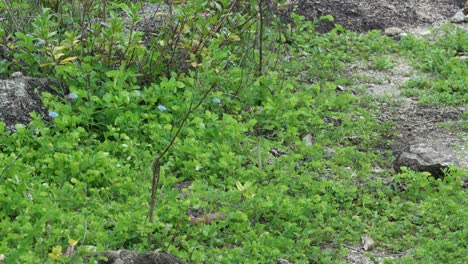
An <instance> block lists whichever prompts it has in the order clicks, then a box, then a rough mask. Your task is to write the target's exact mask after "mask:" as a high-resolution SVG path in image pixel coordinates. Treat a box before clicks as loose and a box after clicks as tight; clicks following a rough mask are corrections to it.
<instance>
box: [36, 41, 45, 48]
mask: <svg viewBox="0 0 468 264" xmlns="http://www.w3.org/2000/svg"><path fill="white" fill-rule="evenodd" d="M41 46H44V41H43V40H39V41H37V42H36V43H34V47H41Z"/></svg>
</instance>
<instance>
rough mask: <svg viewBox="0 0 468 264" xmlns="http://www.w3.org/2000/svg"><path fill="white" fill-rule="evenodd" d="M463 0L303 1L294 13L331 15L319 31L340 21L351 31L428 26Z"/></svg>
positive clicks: (451, 14)
mask: <svg viewBox="0 0 468 264" xmlns="http://www.w3.org/2000/svg"><path fill="white" fill-rule="evenodd" d="M464 3H465V0H327V1H323V0H322V1H320V0H303V1H299V3H298V8H297V13H299V14H301V15H304V16H305V17H306V18H307V19H310V20H312V19H314V18H318V17H320V16H324V15H332V16H334V18H335V22H323V23H320V25H319V26H318V30H319V31H320V32H326V31H329V30H330V29H332V28H333V27H334V24H335V23H336V24H340V25H342V26H344V27H345V28H347V29H351V30H354V31H359V32H363V31H369V30H372V29H385V28H388V27H407V26H416V25H429V24H432V23H434V22H436V21H440V20H446V19H448V18H450V17H452V16H453V15H454V14H455V13H456V12H457V11H458V10H460V9H461V8H462V7H463V5H464Z"/></svg>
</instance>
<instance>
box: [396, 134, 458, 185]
mask: <svg viewBox="0 0 468 264" xmlns="http://www.w3.org/2000/svg"><path fill="white" fill-rule="evenodd" d="M394 165H395V169H396V170H397V171H400V167H407V168H410V169H412V170H414V171H420V172H429V173H430V174H431V175H432V176H433V177H435V178H443V176H444V173H443V170H444V169H446V168H448V166H449V165H457V161H456V158H455V157H454V156H453V154H452V153H451V151H450V150H449V148H447V147H445V146H441V145H439V144H436V143H418V144H414V145H411V146H409V147H408V148H407V149H406V150H404V151H403V152H402V153H401V154H400V155H399V157H398V158H397V159H396V161H395V163H394Z"/></svg>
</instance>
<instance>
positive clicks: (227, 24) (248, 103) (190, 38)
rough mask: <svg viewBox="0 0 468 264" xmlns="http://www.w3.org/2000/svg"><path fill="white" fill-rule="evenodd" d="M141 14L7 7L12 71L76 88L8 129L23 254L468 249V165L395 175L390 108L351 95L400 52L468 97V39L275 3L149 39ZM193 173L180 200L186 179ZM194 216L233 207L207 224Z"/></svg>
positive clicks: (219, 257)
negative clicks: (355, 24)
mask: <svg viewBox="0 0 468 264" xmlns="http://www.w3.org/2000/svg"><path fill="white" fill-rule="evenodd" d="M155 2H157V1H155ZM141 7H142V6H141V4H140V3H136V4H132V3H131V2H130V1H107V2H106V1H103V2H98V1H58V2H55V1H43V2H42V5H34V4H28V2H27V1H3V3H2V4H1V5H0V10H1V12H0V13H1V15H2V16H5V17H7V18H8V19H5V20H3V21H1V22H0V23H1V24H2V27H1V30H0V38H1V41H2V43H1V45H2V47H5V54H4V58H5V61H4V62H3V63H2V64H0V74H1V75H2V77H7V76H10V74H11V73H12V72H15V71H18V70H20V71H22V72H24V73H27V75H29V76H35V77H44V76H46V77H54V78H56V79H58V80H59V81H60V82H61V83H62V85H60V86H58V87H55V89H56V90H57V92H58V95H52V94H48V93H46V94H43V95H42V100H43V103H44V105H45V107H46V108H47V109H49V111H50V112H49V115H50V117H51V118H45V117H42V116H40V115H38V114H35V113H33V114H32V117H33V121H32V122H31V123H30V124H28V125H27V126H23V125H17V126H16V132H14V133H13V132H11V131H8V130H7V129H6V128H5V124H3V123H0V204H1V207H0V237H1V239H0V253H1V254H4V255H5V256H6V259H7V263H83V262H84V257H85V256H89V255H90V254H91V252H93V251H94V250H97V251H98V252H100V251H105V250H112V249H121V248H126V249H130V250H136V251H140V252H146V251H150V250H158V251H164V252H168V253H170V254H173V255H175V256H177V257H179V258H181V259H184V260H186V261H187V262H188V263H273V262H275V260H276V259H279V258H284V259H288V260H290V261H292V262H294V263H344V262H345V261H344V257H345V256H346V254H347V253H348V252H349V249H348V247H346V246H347V245H358V243H359V241H360V239H361V236H362V235H363V234H368V235H370V236H371V237H373V238H374V239H375V240H376V241H378V243H377V245H376V248H377V250H380V251H384V252H389V253H401V252H404V253H405V256H403V257H402V258H401V259H400V260H399V261H400V262H402V263H441V262H446V263H459V262H460V260H462V259H463V258H464V257H465V256H466V247H467V245H466V234H465V233H464V232H465V231H464V230H465V229H466V219H468V215H467V213H466V210H464V207H465V206H464V205H465V203H466V193H465V191H464V189H463V186H462V184H461V182H462V178H463V177H464V176H466V175H464V172H463V171H461V170H460V169H458V168H455V167H453V168H451V169H450V171H447V174H446V176H445V178H443V179H434V178H433V177H431V176H430V175H428V174H425V173H416V172H412V171H408V170H404V171H403V172H401V173H395V172H394V171H393V170H392V169H390V167H389V165H390V164H391V154H390V153H387V152H386V151H378V149H381V148H380V147H381V146H385V145H387V146H388V145H389V144H391V142H389V141H388V139H387V138H386V137H384V136H383V135H385V134H388V133H391V132H392V129H393V128H392V124H391V123H382V122H380V121H378V120H377V119H376V116H377V111H378V109H377V108H376V107H375V105H374V104H372V102H371V101H370V100H369V99H368V98H365V97H360V96H357V95H355V94H354V93H352V92H351V91H350V90H349V91H348V90H344V91H342V90H340V89H337V87H338V86H340V85H350V84H352V82H351V81H350V80H348V78H347V77H346V75H345V74H343V71H344V70H345V68H346V66H347V65H348V64H350V63H352V62H355V61H362V60H369V61H371V63H372V65H374V67H375V68H377V69H381V70H386V69H389V68H391V67H392V62H391V61H389V60H387V59H386V57H385V56H386V55H387V54H389V53H392V52H401V53H402V54H405V55H407V56H409V57H411V58H413V59H414V61H415V63H416V64H417V65H418V66H419V67H420V68H421V69H422V70H425V71H431V72H435V73H437V74H438V75H437V78H438V81H437V82H432V81H427V80H413V81H410V82H409V83H408V84H407V85H408V88H409V89H410V90H411V89H413V88H414V89H423V88H424V89H425V91H424V92H423V93H422V94H423V98H426V97H424V96H429V97H427V98H433V100H432V99H431V100H430V101H428V102H437V103H447V104H463V103H466V94H467V91H466V83H467V82H466V75H463V72H464V71H466V66H467V65H466V62H462V61H459V60H455V59H453V58H452V57H451V56H453V55H454V54H453V53H454V52H455V51H460V49H461V50H463V51H466V47H465V44H466V41H464V36H463V35H462V34H461V33H453V34H452V35H450V37H451V39H450V41H449V40H446V39H440V40H438V41H436V42H435V43H428V42H427V43H426V42H424V41H421V40H416V39H414V38H412V37H407V38H405V39H404V40H402V41H401V42H400V43H396V42H395V41H394V40H392V39H390V38H388V37H384V36H382V35H381V34H380V33H379V32H378V31H372V32H369V33H368V34H358V33H354V32H350V31H347V30H346V29H344V28H342V27H341V26H339V25H337V26H336V28H335V29H333V30H332V31H331V32H329V33H327V34H318V33H316V32H315V30H314V29H315V28H314V27H315V25H316V23H320V22H319V21H315V22H309V21H305V20H304V18H303V17H301V16H298V15H294V14H293V16H292V18H293V21H294V22H292V23H290V24H288V25H283V24H281V23H279V22H278V20H277V19H276V18H275V17H274V16H273V15H272V14H271V12H267V11H268V10H267V8H266V5H261V1H251V2H244V1H201V0H200V1H199V0H194V1H187V2H186V5H180V6H174V7H173V9H172V10H171V11H168V12H172V15H171V16H172V19H171V20H170V21H169V22H168V23H167V24H164V25H163V26H161V27H160V28H158V32H144V31H141V30H138V29H137V24H138V22H140V21H141V20H142V19H143V18H142V16H141V14H139V12H138V11H139V10H140V8H141ZM261 9H264V10H261ZM25 10H27V11H28V14H31V13H32V14H34V15H33V16H32V17H30V16H25V12H26V11H25ZM260 11H262V12H260ZM263 12H264V13H263ZM258 13H262V14H263V15H265V16H271V17H269V19H268V21H273V22H268V23H267V22H265V21H266V20H262V17H261V16H260V15H257V14H258ZM8 14H9V15H8ZM122 14H125V17H126V18H127V19H124V18H123V15H122ZM22 17H24V19H22ZM321 19H322V20H332V18H331V17H323V18H321ZM452 40H453V41H452ZM428 50H432V52H430V53H428V52H427V51H428ZM2 56H3V55H2ZM412 82H413V83H412ZM426 83H427V84H426ZM444 98H445V99H444ZM304 138H307V140H304ZM172 139H174V141H172ZM168 146H170V148H168V151H167V154H165V155H161V154H162V153H164V150H165V149H166V148H167V147H168ZM272 149H280V150H282V151H283V152H284V153H283V154H281V155H273V154H272V153H271V150H272ZM158 157H159V158H158ZM155 158H156V159H159V160H158V174H157V184H154V182H153V183H152V180H154V179H156V178H154V176H155V171H154V167H153V166H152V165H153V164H154V160H155ZM377 168H384V170H383V171H380V172H379V171H377ZM152 177H153V178H152ZM186 181H191V182H192V184H191V186H190V187H189V188H188V189H187V190H185V191H184V195H182V197H183V198H181V193H179V191H178V189H177V188H175V187H174V186H175V184H177V183H181V182H186ZM152 191H153V193H154V198H155V199H154V200H152V199H151V192H152ZM152 202H153V203H154V211H153V212H152V214H153V217H152V219H151V218H149V216H148V215H149V214H150V213H149V208H150V204H151V203H152ZM191 210H202V211H203V212H204V214H205V215H207V214H209V213H219V214H220V215H222V216H223V217H220V218H218V219H215V220H214V221H212V222H210V223H209V224H196V225H194V224H191V222H190V220H191V219H190V216H189V214H188V212H190V211H191ZM70 246H73V247H74V248H75V252H74V253H73V254H68V255H67V254H66V252H65V250H66V249H67V248H68V247H70ZM88 262H89V263H96V262H97V259H90V260H89V261H88ZM460 263H461V262H460Z"/></svg>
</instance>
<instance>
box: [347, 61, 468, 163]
mask: <svg viewBox="0 0 468 264" xmlns="http://www.w3.org/2000/svg"><path fill="white" fill-rule="evenodd" d="M390 60H392V61H393V62H394V65H395V66H394V67H393V68H392V69H389V70H376V69H373V68H372V67H371V65H369V64H368V63H367V62H359V63H355V64H354V65H352V66H351V67H350V70H349V71H348V72H347V73H346V74H347V75H348V76H349V77H350V78H351V79H352V80H354V82H355V83H356V84H357V85H359V86H363V87H364V88H366V91H367V93H369V94H370V95H371V96H373V97H375V98H376V99H377V101H378V102H379V108H380V110H381V111H380V112H381V115H380V116H379V119H380V120H381V121H382V122H385V121H391V122H394V123H395V124H396V126H397V130H398V135H397V136H396V138H395V141H396V144H395V146H394V147H393V151H394V153H395V156H396V157H398V156H399V155H400V154H401V153H402V152H404V151H407V150H408V149H409V147H410V146H414V145H418V144H425V145H427V146H430V148H432V149H434V151H435V152H436V153H439V154H440V157H441V158H443V159H444V160H448V164H455V165H458V166H459V167H461V168H467V167H468V153H467V139H468V134H467V133H466V132H463V131H458V132H454V131H451V130H450V129H449V127H450V126H451V124H453V123H454V122H457V120H460V119H461V118H462V115H463V113H464V112H465V111H467V110H468V108H467V107H449V106H430V105H421V104H419V103H418V101H417V100H416V99H414V98H407V97H404V96H402V95H401V93H400V87H401V85H403V84H404V83H405V82H406V81H408V80H410V79H412V78H416V77H419V76H422V75H425V74H424V73H422V72H419V71H417V70H416V69H414V68H413V67H412V66H410V65H409V63H408V62H407V61H405V59H404V58H401V57H396V55H394V57H393V58H390Z"/></svg>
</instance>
